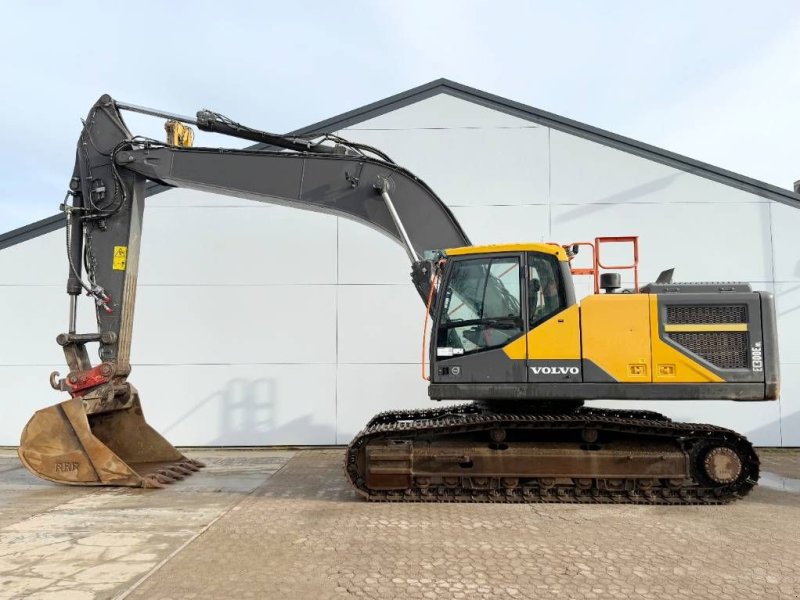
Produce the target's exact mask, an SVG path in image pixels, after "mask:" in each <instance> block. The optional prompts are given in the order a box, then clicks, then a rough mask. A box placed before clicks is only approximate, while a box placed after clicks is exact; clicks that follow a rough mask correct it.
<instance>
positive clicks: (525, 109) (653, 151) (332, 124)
mask: <svg viewBox="0 0 800 600" xmlns="http://www.w3.org/2000/svg"><path fill="white" fill-rule="evenodd" d="M438 94H449V95H451V96H455V97H456V98H461V99H462V100H466V101H468V102H473V103H475V104H480V105H481V106H485V107H487V108H491V109H493V110H498V111H500V112H503V113H506V114H509V115H512V116H515V117H518V118H521V119H525V120H527V121H531V122H533V123H537V124H539V125H544V126H546V127H551V128H553V129H556V130H558V131H563V132H564V133H569V134H571V135H575V136H578V137H581V138H584V139H587V140H591V141H593V142H597V143H600V144H603V145H605V146H609V147H611V148H616V149H617V150H622V151H624V152H628V153H630V154H634V155H636V156H641V157H642V158H647V159H649V160H653V161H656V162H660V163H662V164H665V165H667V166H670V167H674V168H676V169H680V170H682V171H686V172H688V173H692V174H694V175H698V176H700V177H705V178H706V179H710V180H712V181H716V182H717V183H722V184H724V185H728V186H731V187H734V188H737V189H740V190H743V191H746V192H750V193H752V194H755V195H757V196H761V197H764V198H768V199H770V200H775V201H776V202H781V203H783V204H786V205H788V206H792V207H794V208H800V194H798V193H795V192H793V191H791V190H788V189H784V188H780V187H778V186H775V185H772V184H769V183H766V182H764V181H758V180H757V179H752V178H750V177H746V176H744V175H740V174H738V173H734V172H733V171H728V170H726V169H721V168H719V167H715V166H713V165H710V164H708V163H704V162H701V161H699V160H694V159H692V158H689V157H687V156H682V155H680V154H675V153H674V152H670V151H669V150H664V149H663V148H657V147H656V146H651V145H650V144H645V143H643V142H638V141H636V140H634V139H631V138H628V137H624V136H621V135H617V134H615V133H611V132H610V131H605V130H604V129H598V128H597V127H592V126H591V125H586V124H585V123H580V122H578V121H573V120H572V119H567V118H566V117H561V116H559V115H556V114H553V113H550V112H547V111H543V110H539V109H538V108H534V107H532V106H528V105H526V104H522V103H520V102H514V101H513V100H509V99H508V98H503V97H501V96H495V95H494V94H490V93H488V92H484V91H481V90H478V89H475V88H471V87H469V86H466V85H462V84H460V83H456V82H455V81H450V80H449V79H437V80H435V81H431V82H430V83H426V84H424V85H421V86H419V87H415V88H412V89H410V90H407V91H405V92H401V93H399V94H395V95H394V96H389V97H388V98H384V99H383V100H379V101H377V102H373V103H372V104H367V105H366V106H362V107H360V108H356V109H354V110H351V111H348V112H346V113H342V114H340V115H337V116H335V117H331V118H330V119H325V120H324V121H319V122H318V123H314V124H312V125H308V126H307V127H302V128H300V129H296V130H294V131H291V132H289V133H290V134H301V133H302V134H307V133H318V132H333V131H336V130H339V129H344V128H346V127H350V126H351V125H355V124H357V123H362V122H364V121H367V120H369V119H372V118H375V117H378V116H380V115H384V114H386V113H388V112H391V111H393V110H397V109H399V108H402V107H404V106H408V105H409V104H414V103H416V102H419V101H421V100H425V99H426V98H430V97H431V96H436V95H438ZM253 147H254V148H265V147H267V146H265V145H264V144H257V145H255V146H253ZM167 189H169V188H168V187H165V186H162V185H158V184H152V185H150V186H148V188H147V191H146V195H147V196H151V195H153V194H158V193H160V192H163V191H164V190H167ZM65 223H66V221H65V219H64V215H62V214H59V215H54V216H52V217H48V218H46V219H42V220H41V221H37V222H35V223H31V224H30V225H25V226H24V227H20V228H18V229H14V230H12V231H9V232H8V233H5V234H2V235H0V250H2V249H3V248H7V247H8V246H13V245H14V244H19V243H20V242H24V241H26V240H29V239H31V238H34V237H37V236H39V235H44V234H46V233H50V232H51V231H55V230H56V229H59V228H61V227H63V226H64V224H65Z"/></svg>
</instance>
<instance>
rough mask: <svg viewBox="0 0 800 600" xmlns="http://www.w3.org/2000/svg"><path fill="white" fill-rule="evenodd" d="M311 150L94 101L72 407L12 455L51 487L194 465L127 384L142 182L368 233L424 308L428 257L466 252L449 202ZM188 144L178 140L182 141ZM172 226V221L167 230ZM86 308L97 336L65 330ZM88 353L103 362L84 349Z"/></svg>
mask: <svg viewBox="0 0 800 600" xmlns="http://www.w3.org/2000/svg"><path fill="white" fill-rule="evenodd" d="M122 109H128V110H134V111H137V112H143V113H146V114H150V115H155V116H162V117H164V118H168V119H170V122H169V123H168V126H167V130H168V132H169V133H170V136H171V139H172V140H173V141H175V142H176V144H175V145H169V144H165V143H162V142H158V141H156V140H151V139H145V138H138V137H134V136H133V135H132V134H131V132H130V131H129V130H128V128H127V126H126V124H125V122H124V120H123V118H122V114H121V112H120V111H121V110H122ZM181 121H188V122H190V123H194V124H197V125H198V126H199V127H200V128H201V129H204V130H207V131H214V132H217V133H223V134H226V135H231V136H236V137H239V138H242V139H247V140H250V141H256V142H260V143H261V144H262V145H264V144H269V146H268V147H262V148H258V149H246V150H234V149H224V148H192V147H186V146H183V145H180V144H182V143H183V141H184V140H190V139H191V137H192V136H191V134H189V135H188V136H187V132H186V128H185V127H184V126H183V125H181V124H180V122H181ZM322 137H323V138H324V139H322V140H321V141H316V140H311V139H298V138H290V137H286V136H280V135H275V134H269V133H266V132H261V131H258V130H255V129H252V128H247V127H244V126H242V125H240V124H238V123H235V122H233V121H230V120H229V119H227V118H225V117H222V116H221V115H218V114H217V113H213V112H211V111H207V110H205V111H200V112H199V113H198V117H197V119H190V118H185V117H181V116H179V115H172V114H169V113H163V112H161V111H157V110H151V109H143V108H141V107H136V106H132V105H127V104H123V103H117V102H115V101H114V100H113V99H112V98H111V97H110V96H102V97H101V98H100V99H99V100H98V101H97V103H96V104H95V105H94V106H93V107H92V109H91V110H90V111H89V114H88V116H87V118H86V121H85V122H84V127H83V130H82V132H81V135H80V138H79V141H78V148H77V153H76V159H75V168H74V171H73V176H72V179H71V180H70V186H69V187H70V193H69V197H70V199H71V202H69V203H67V202H65V203H64V204H63V205H62V209H63V210H64V211H65V213H66V217H67V229H66V231H67V246H68V263H69V273H68V280H67V293H68V294H69V296H70V319H69V327H68V331H67V332H66V333H62V334H60V335H59V336H58V340H57V341H58V343H59V344H60V345H61V346H62V347H63V349H64V354H65V356H66V359H67V364H68V366H69V373H68V375H67V376H66V377H64V378H60V377H59V374H58V373H53V374H52V375H51V385H52V386H53V387H54V388H55V389H57V390H60V391H64V392H68V393H69V394H70V396H71V398H70V399H69V400H67V401H65V402H63V403H61V404H59V405H56V406H54V407H50V408H46V409H43V410H41V411H39V412H37V413H36V414H35V415H34V417H33V418H32V419H31V421H30V422H29V423H28V425H27V426H26V427H25V430H24V431H23V434H22V439H21V442H20V449H19V455H20V458H21V460H22V462H23V463H24V464H25V466H26V467H28V468H29V469H30V470H31V471H33V472H34V473H36V474H37V475H40V476H41V477H44V478H45V479H49V480H52V481H58V482H62V483H73V484H91V485H134V486H158V485H161V484H163V483H166V482H169V481H172V480H174V479H176V478H181V477H183V476H185V475H187V474H189V473H190V472H192V471H193V470H196V468H197V467H198V464H197V463H195V462H193V461H191V460H189V459H187V458H186V457H184V456H183V455H182V454H181V453H180V452H178V451H177V450H176V449H175V448H174V447H173V446H172V445H171V444H169V442H167V441H166V440H165V439H164V438H163V437H161V436H160V435H159V434H158V433H157V432H155V430H153V429H152V428H151V427H150V426H149V425H147V423H146V422H145V420H144V417H143V415H142V410H141V405H140V403H139V398H138V393H137V392H136V390H135V388H134V387H133V386H132V385H131V384H130V383H128V381H127V377H128V375H129V373H130V370H131V367H130V348H131V338H132V332H133V313H134V306H135V301H136V280H137V274H138V267H139V250H140V242H141V234H142V221H143V214H144V204H145V184H146V182H147V181H153V182H158V183H160V184H163V185H166V186H172V187H184V188H190V189H196V190H202V191H208V192H217V193H222V194H226V195H229V196H237V197H242V198H249V199H253V200H259V201H263V202H268V203H271V204H278V205H285V206H291V207H294V208H300V209H304V210H312V211H318V212H324V213H328V214H332V215H337V216H341V217H344V218H347V219H351V220H354V221H357V222H359V223H362V224H365V225H367V226H370V227H372V228H374V229H376V230H378V231H380V232H381V233H383V234H385V235H386V236H388V237H389V238H391V239H393V240H395V241H396V242H398V243H399V244H401V245H402V246H403V247H404V248H405V250H406V252H407V254H408V256H409V259H410V260H411V264H412V274H411V275H412V280H413V281H414V283H415V285H416V287H417V289H418V290H419V293H420V295H421V297H422V298H423V299H427V298H428V295H429V291H430V270H429V269H430V266H429V265H430V263H429V261H426V260H424V259H423V255H424V254H425V252H426V251H430V250H434V249H438V248H446V247H453V246H467V245H469V243H470V242H469V239H468V238H467V236H466V234H465V233H464V232H463V230H462V229H461V226H460V225H459V224H458V221H457V220H456V219H455V217H454V216H453V214H452V213H451V212H450V210H449V209H448V208H447V206H446V205H445V204H444V203H443V202H442V201H441V200H440V199H439V198H438V197H437V196H436V194H435V193H434V192H433V191H432V190H431V189H430V188H429V187H428V186H427V185H426V184H425V183H424V182H423V181H422V180H420V179H419V178H417V177H416V176H414V175H413V174H412V173H410V172H409V171H407V170H406V169H404V168H402V167H400V166H398V165H396V164H394V163H393V162H392V161H391V160H390V159H389V158H388V157H387V156H386V155H384V154H383V153H382V152H380V151H379V150H376V149H374V148H370V147H369V146H364V145H361V144H357V143H350V142H347V141H346V140H344V139H343V138H340V137H338V136H333V135H325V136H322ZM187 145H188V144H187ZM175 225H176V227H180V223H176V224H175ZM82 292H85V293H86V294H87V295H89V296H90V297H91V298H93V300H94V302H95V305H96V306H95V308H96V313H97V323H98V331H97V332H95V333H77V332H76V318H75V315H76V304H77V298H78V295H79V294H81V293H82ZM90 343H97V344H98V345H99V356H100V360H101V362H100V364H98V365H93V364H92V362H91V360H90V359H89V354H88V351H87V347H86V346H87V344H90Z"/></svg>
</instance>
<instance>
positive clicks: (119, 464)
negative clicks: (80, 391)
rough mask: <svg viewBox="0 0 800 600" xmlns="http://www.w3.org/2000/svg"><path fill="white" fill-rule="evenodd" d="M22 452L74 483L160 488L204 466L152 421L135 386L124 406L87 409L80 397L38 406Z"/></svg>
mask: <svg viewBox="0 0 800 600" xmlns="http://www.w3.org/2000/svg"><path fill="white" fill-rule="evenodd" d="M19 457H20V460H21V461H22V463H23V464H24V465H25V467H26V468H27V469H28V470H29V471H31V472H32V473H33V474H35V475H38V476H39V477H41V478H42V479H47V480H48V481H54V482H56V483H66V484H71V485H109V486H128V487H144V488H159V487H163V486H164V484H168V483H172V482H174V481H176V480H179V479H183V478H184V477H186V476H187V475H191V474H192V473H193V472H195V471H197V470H198V469H200V468H201V467H203V466H204V465H203V464H202V463H200V462H198V461H195V460H191V459H189V458H186V457H185V456H184V455H183V454H181V453H180V452H179V451H178V450H177V449H176V448H175V447H174V446H173V445H172V444H170V443H169V442H168V441H167V440H165V439H164V438H163V437H162V436H161V435H159V434H158V433H157V432H156V431H155V430H154V429H153V428H152V427H150V426H149V425H148V424H147V422H146V421H145V420H144V415H143V414H142V407H141V404H140V403H139V397H138V394H136V392H135V391H134V392H133V393H132V395H131V397H130V399H129V400H128V401H127V402H125V404H124V407H122V408H120V407H114V408H113V409H112V410H102V409H101V410H93V409H90V410H87V408H86V406H85V404H84V401H83V400H82V399H81V398H79V397H78V398H72V399H70V400H67V401H65V402H61V403H60V404H56V405H55V406H50V407H49V408H45V409H42V410H40V411H37V412H36V413H35V414H34V415H33V417H32V418H31V420H30V421H29V422H28V424H27V425H26V426H25V429H24V430H23V432H22V439H21V440H20V445H19Z"/></svg>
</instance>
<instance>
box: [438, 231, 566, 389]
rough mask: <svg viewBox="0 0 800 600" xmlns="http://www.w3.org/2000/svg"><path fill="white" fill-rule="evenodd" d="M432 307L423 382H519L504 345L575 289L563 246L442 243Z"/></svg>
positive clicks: (517, 366) (555, 310)
mask: <svg viewBox="0 0 800 600" xmlns="http://www.w3.org/2000/svg"><path fill="white" fill-rule="evenodd" d="M445 254H446V256H447V263H446V265H445V267H444V272H443V274H442V284H441V285H440V287H439V289H440V293H439V294H438V297H437V302H436V307H435V311H434V315H435V317H434V333H433V336H434V342H435V343H434V344H432V345H431V357H430V360H431V382H442V383H443V382H448V383H449V382H459V383H473V382H474V383H488V382H493V381H496V382H505V383H509V382H517V383H526V382H527V381H528V375H527V371H528V369H527V368H526V361H525V360H521V361H520V360H512V359H511V357H510V356H509V351H508V348H509V345H510V344H512V343H514V342H517V345H520V344H521V345H522V346H523V351H524V348H525V345H526V340H525V339H524V338H526V336H527V335H528V333H529V332H530V331H532V330H533V329H535V328H536V327H538V326H540V325H542V324H543V323H545V322H547V321H548V320H550V319H551V318H553V317H554V316H556V315H557V314H559V313H560V312H562V311H563V310H565V309H566V308H568V307H569V306H572V305H573V304H575V291H574V287H573V283H572V276H571V274H570V269H569V260H568V257H567V253H566V251H565V250H564V249H563V248H562V247H560V246H555V245H552V244H505V245H489V246H471V247H466V248H455V249H450V250H446V251H445Z"/></svg>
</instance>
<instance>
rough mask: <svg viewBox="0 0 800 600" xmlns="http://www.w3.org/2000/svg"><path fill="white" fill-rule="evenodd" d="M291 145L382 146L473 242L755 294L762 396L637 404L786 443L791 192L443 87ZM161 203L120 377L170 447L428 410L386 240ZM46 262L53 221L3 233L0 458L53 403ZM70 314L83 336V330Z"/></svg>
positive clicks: (797, 202)
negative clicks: (766, 315) (542, 245)
mask: <svg viewBox="0 0 800 600" xmlns="http://www.w3.org/2000/svg"><path fill="white" fill-rule="evenodd" d="M301 131H302V132H315V131H334V132H336V133H337V134H339V135H342V136H344V137H347V138H350V139H353V140H357V141H361V142H365V143H368V144H371V145H373V146H377V147H379V148H381V149H382V150H384V151H385V152H387V153H388V154H389V155H390V156H391V157H392V158H393V159H394V160H396V161H397V162H398V163H400V164H402V165H403V166H406V167H408V168H410V169H411V170H412V171H413V172H415V173H416V174H417V175H419V176H420V177H422V178H423V179H424V180H426V181H427V182H428V183H429V184H430V185H431V186H432V187H433V189H434V190H435V191H436V192H437V193H438V195H439V196H440V197H441V198H443V199H444V201H445V202H446V203H447V204H448V205H449V206H450V207H451V208H452V209H453V211H454V213H455V214H456V216H457V217H458V219H459V220H460V221H461V223H462V225H463V226H464V229H465V230H466V232H467V234H468V235H469V236H470V237H471V239H472V241H473V243H487V242H506V241H508V242H510V241H542V240H543V241H559V242H563V243H566V242H571V241H577V240H591V239H593V238H594V237H595V236H598V235H627V234H635V235H639V236H640V250H641V254H642V261H641V271H640V272H641V276H642V281H643V282H646V281H648V280H653V279H654V278H655V277H656V276H657V275H658V273H659V272H660V271H661V270H663V269H665V268H669V267H675V269H676V279H677V280H680V281H709V280H715V281H720V280H727V281H747V282H750V283H752V285H753V286H754V288H756V289H766V290H769V291H773V292H774V293H775V295H776V296H777V308H778V313H779V320H778V327H779V334H780V346H781V347H780V350H781V361H782V364H781V368H782V374H783V396H782V400H781V401H780V402H765V403H734V402H672V403H669V402H658V403H649V407H650V408H654V409H655V410H660V411H662V412H664V413H666V414H668V415H670V416H672V417H673V418H676V419H681V420H696V421H703V422H710V423H714V424H718V425H724V426H728V427H732V428H734V429H736V430H738V431H741V432H743V433H745V434H747V435H748V436H749V437H750V438H751V439H752V440H753V441H754V442H755V443H756V444H758V445H767V446H800V251H799V250H800V241H798V238H797V235H798V231H800V210H798V207H800V195H798V194H796V193H793V192H791V191H788V190H784V189H780V188H777V187H775V186H772V185H769V184H766V183H763V182H760V181H755V180H752V179H750V178H748V177H745V176H742V175H738V174H736V173H731V172H728V171H725V170H722V169H719V168H716V167H713V166H710V165H707V164H703V163H700V162H698V161H695V160H692V159H689V158H686V157H683V156H678V155H675V154H673V153H671V152H667V151H665V150H661V149H659V148H654V147H652V146H648V145H646V144H642V143H640V142H636V141H634V140H631V139H628V138H623V137H620V136H617V135H614V134H612V133H609V132H606V131H602V130H599V129H596V128H594V127H590V126H588V125H584V124H581V123H577V122H575V121H571V120H569V119H565V118H563V117H559V116H557V115H553V114H550V113H545V112H543V111H540V110H537V109H534V108H531V107H529V106H525V105H522V104H519V103H517V102H513V101H510V100H506V99H504V98H499V97H497V96H493V95H491V94H488V93H485V92H481V91H478V90H475V89H471V88H467V87H465V86H462V85H459V84H456V83H453V82H450V81H446V80H438V81H434V82H432V83H429V84H427V85H424V86H421V87H419V88H415V89H413V90H409V91H407V92H404V93H402V94H398V95H397V96H393V97H391V98H387V99H385V100H382V101H380V102H376V103H374V104H370V105H369V106H365V107H363V108H359V109H356V110H354V111H352V112H349V113H346V114H344V115H340V116H337V117H333V118H331V119H329V120H327V121H324V122H321V123H316V124H314V125H311V126H309V127H307V128H305V129H303V130H301ZM65 176H66V174H65ZM159 191H160V192H162V193H153V194H152V195H151V196H150V197H149V198H148V201H147V209H146V211H145V218H144V235H143V246H142V258H141V271H140V276H139V285H140V288H139V294H138V303H137V307H136V321H135V327H134V344H133V349H132V362H133V364H134V370H133V373H132V375H131V378H130V380H131V382H132V383H134V385H136V386H137V387H138V389H139V390H140V392H141V397H142V402H143V405H144V408H145V414H146V415H147V417H148V421H149V422H150V423H151V424H152V425H153V426H154V427H155V428H156V429H158V430H159V431H160V432H162V433H163V434H165V435H166V437H167V438H168V439H169V440H170V441H172V442H173V443H175V444H177V445H198V446H202V445H265V444H342V443H346V442H348V441H349V440H350V438H351V437H352V435H353V434H354V433H356V432H357V431H358V430H359V429H360V428H361V426H362V425H363V424H364V423H365V422H366V420H367V419H368V418H369V416H371V415H372V414H373V413H375V412H379V411H382V410H386V409H389V408H399V407H424V406H428V405H430V401H429V400H428V399H427V394H426V383H425V382H424V381H423V380H422V377H421V373H420V356H421V344H422V324H423V318H424V307H423V305H422V303H421V302H420V300H419V297H418V296H417V294H416V292H415V290H414V288H413V287H412V285H411V284H410V280H409V277H408V272H409V265H408V261H407V258H406V255H405V253H404V251H403V249H402V248H401V247H400V246H398V245H397V244H394V243H393V242H391V241H390V240H389V239H388V238H386V237H384V236H383V235H381V234H379V233H376V232H375V231H373V230H371V229H368V228H366V227H363V226H361V225H358V224H355V223H353V222H350V221H347V220H344V219H340V218H337V217H333V216H328V215H323V214H317V213H309V212H302V211H298V210H292V209H288V208H282V207H275V206H270V205H266V204H261V203H258V202H253V201H246V200H239V199H235V198H228V197H223V196H216V195H211V194H204V193H200V192H194V191H187V190H167V191H163V190H159V189H155V188H154V189H152V190H151V192H159ZM64 248H65V243H64V229H63V218H62V216H55V217H52V218H50V219H45V220H43V221H40V222H38V223H33V224H31V225H29V226H27V227H23V228H21V229H17V230H15V231H12V232H9V233H7V234H5V235H3V236H0V281H2V286H0V309H2V314H3V315H4V325H5V326H4V328H3V342H2V344H1V345H0V398H1V399H2V400H0V402H2V415H3V418H2V420H0V445H15V444H16V443H17V442H18V439H19V434H20V432H21V430H22V428H23V426H24V424H25V422H26V421H27V420H28V418H29V417H30V416H31V415H32V413H33V412H34V411H35V410H36V409H38V408H41V407H43V406H46V405H49V404H53V403H56V402H58V401H60V399H63V398H61V397H60V396H59V394H58V393H56V392H54V391H52V390H51V389H50V387H49V384H48V374H49V373H50V371H52V370H61V371H62V372H64V371H65V370H66V367H65V365H64V359H63V355H62V352H61V349H60V347H59V346H58V345H57V344H56V343H55V336H56V334H57V333H60V332H62V331H64V330H65V328H66V325H67V305H68V299H67V296H66V294H65V293H64V285H65V277H66V259H65V249H64ZM578 288H579V296H580V295H581V294H580V292H581V291H582V292H583V295H585V294H586V293H588V292H589V287H588V282H582V283H581V282H580V281H579V283H578ZM83 308H84V310H83V312H82V313H81V319H80V320H79V331H93V330H94V329H93V324H94V318H93V314H92V309H91V306H90V303H89V301H88V300H85V301H84V307H83ZM644 404H645V403H641V405H644ZM630 406H631V407H632V406H633V405H632V404H631V405H630Z"/></svg>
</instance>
